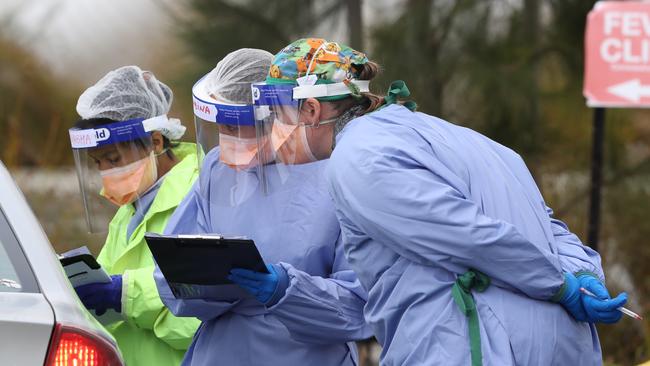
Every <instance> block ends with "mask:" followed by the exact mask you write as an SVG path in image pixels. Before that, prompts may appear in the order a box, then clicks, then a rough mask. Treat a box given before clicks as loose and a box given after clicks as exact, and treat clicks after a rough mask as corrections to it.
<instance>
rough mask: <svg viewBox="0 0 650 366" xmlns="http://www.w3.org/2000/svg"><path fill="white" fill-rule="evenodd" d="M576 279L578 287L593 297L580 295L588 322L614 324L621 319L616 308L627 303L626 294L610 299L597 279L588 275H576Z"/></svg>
mask: <svg viewBox="0 0 650 366" xmlns="http://www.w3.org/2000/svg"><path fill="white" fill-rule="evenodd" d="M577 279H578V283H579V284H580V287H582V288H584V289H585V290H587V291H589V292H591V293H592V294H594V295H595V296H589V295H586V294H581V300H582V305H583V307H584V309H585V313H586V314H587V321H588V322H590V323H597V322H601V323H616V322H617V321H619V320H620V319H621V316H623V313H621V312H620V311H619V310H618V308H619V307H621V306H623V305H625V303H626V302H627V294H626V293H624V292H623V293H621V294H619V295H618V296H617V297H616V298H614V299H612V298H611V296H609V292H608V291H607V288H606V287H605V285H604V284H603V283H602V282H601V281H600V279H598V278H597V277H595V276H592V275H590V274H578V276H577Z"/></svg>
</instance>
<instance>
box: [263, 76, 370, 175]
mask: <svg viewBox="0 0 650 366" xmlns="http://www.w3.org/2000/svg"><path fill="white" fill-rule="evenodd" d="M310 76H314V75H309V76H306V77H303V78H300V79H299V80H298V85H295V84H292V83H291V84H289V83H288V84H267V83H257V84H253V86H252V92H253V101H254V106H255V120H256V123H257V124H258V126H261V127H263V128H264V129H265V131H267V133H268V134H269V135H270V136H271V146H272V148H273V152H274V154H275V156H276V161H277V162H278V163H281V164H285V165H298V164H306V163H311V162H314V161H317V160H319V159H318V157H317V156H316V151H315V150H314V148H315V146H314V145H313V144H320V148H321V153H320V155H321V156H322V155H323V151H322V149H325V151H329V153H331V149H332V145H331V143H332V141H333V136H330V138H329V139H328V140H327V141H318V140H319V139H318V138H317V137H315V136H318V134H317V133H316V131H317V129H318V128H319V127H320V126H323V125H326V124H330V123H335V122H336V121H337V118H338V117H334V118H330V119H324V120H323V119H321V120H320V121H318V122H317V123H315V124H311V123H309V124H307V123H305V122H304V121H305V120H306V116H304V115H302V113H303V112H302V106H303V105H302V103H303V102H304V101H305V100H306V99H307V98H319V97H329V96H340V95H347V94H350V90H351V89H350V87H349V86H348V84H346V83H343V82H341V83H333V84H319V85H315V84H309V85H305V83H309V80H311V81H312V82H314V81H315V79H310V78H309V77H310ZM300 83H303V85H300ZM349 83H350V84H354V87H355V88H357V91H358V92H367V91H368V81H357V80H354V81H350V82H349ZM310 130H311V131H310ZM308 136H311V137H312V139H311V141H310V138H308ZM321 139H322V138H321ZM315 140H316V141H315ZM323 144H330V145H327V146H325V145H323ZM321 158H322V157H321Z"/></svg>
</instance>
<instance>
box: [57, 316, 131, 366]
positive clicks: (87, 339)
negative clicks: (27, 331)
mask: <svg viewBox="0 0 650 366" xmlns="http://www.w3.org/2000/svg"><path fill="white" fill-rule="evenodd" d="M45 366H122V361H121V360H120V356H119V353H118V351H117V349H116V348H115V347H114V346H113V345H112V344H111V343H109V342H107V341H106V340H104V339H103V338H100V337H98V336H95V335H92V334H90V333H88V332H86V331H83V330H81V329H77V328H73V327H68V326H65V325H61V324H57V325H56V327H55V328H54V333H53V334H52V340H51V342H50V347H49V349H48V351H47V358H46V360H45Z"/></svg>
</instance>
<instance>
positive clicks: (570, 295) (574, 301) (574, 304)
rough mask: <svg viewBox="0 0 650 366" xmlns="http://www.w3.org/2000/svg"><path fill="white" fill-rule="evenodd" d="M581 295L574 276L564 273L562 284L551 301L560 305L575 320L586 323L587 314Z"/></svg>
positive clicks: (578, 284) (578, 283)
mask: <svg viewBox="0 0 650 366" xmlns="http://www.w3.org/2000/svg"><path fill="white" fill-rule="evenodd" d="M581 295H582V294H581V293H580V282H579V281H578V279H577V278H576V276H574V275H573V274H571V273H564V284H563V285H562V287H561V288H560V290H559V291H558V292H557V294H555V296H553V298H551V301H553V302H557V303H560V304H561V305H562V306H563V307H564V308H565V309H566V311H568V312H569V314H571V316H573V318H574V319H575V320H577V321H581V322H586V321H587V313H586V312H585V308H584V306H583V305H582V300H581Z"/></svg>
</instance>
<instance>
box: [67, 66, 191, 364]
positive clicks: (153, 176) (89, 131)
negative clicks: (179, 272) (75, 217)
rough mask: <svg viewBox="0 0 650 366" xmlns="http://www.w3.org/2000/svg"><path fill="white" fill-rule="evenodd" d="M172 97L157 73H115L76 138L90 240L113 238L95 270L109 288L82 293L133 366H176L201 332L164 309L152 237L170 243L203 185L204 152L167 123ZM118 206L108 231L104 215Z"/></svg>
mask: <svg viewBox="0 0 650 366" xmlns="http://www.w3.org/2000/svg"><path fill="white" fill-rule="evenodd" d="M172 99H173V94H172V91H171V89H169V87H168V86H167V85H165V84H163V83H162V82H160V81H158V80H157V79H156V77H155V76H154V75H153V74H152V73H151V72H149V71H143V70H141V69H140V68H139V67H137V66H125V67H121V68H119V69H117V70H114V71H111V72H109V73H108V74H106V76H104V77H103V78H102V79H101V80H99V81H98V82H97V83H96V84H95V85H93V86H91V87H90V88H88V89H86V91H84V92H83V94H82V95H81V96H80V97H79V101H78V103H77V112H78V113H79V115H80V116H81V119H80V120H79V121H78V122H77V123H76V124H75V125H74V127H73V128H72V129H70V140H71V143H72V149H73V153H74V157H75V163H76V167H77V173H78V176H79V184H80V187H81V193H82V195H83V203H84V207H85V208H86V215H87V219H88V224H89V225H90V230H91V231H93V232H102V231H103V232H105V231H106V228H108V237H107V238H106V243H105V244H104V246H103V247H102V249H101V252H100V253H99V256H98V258H97V261H98V262H99V263H100V264H101V265H102V267H103V268H104V269H105V270H106V271H107V272H108V273H109V274H110V275H111V282H109V283H90V284H84V285H80V286H77V287H76V288H75V290H76V291H77V294H78V295H79V298H80V299H81V301H82V302H83V303H84V305H85V306H86V307H87V308H88V309H89V310H92V311H93V313H94V314H95V315H96V316H97V317H98V318H99V320H100V321H101V322H102V323H103V324H104V325H105V326H106V329H107V330H108V331H109V332H111V334H113V336H114V337H115V339H116V341H117V343H118V346H119V348H120V350H121V351H122V354H123V356H124V360H125V361H126V364H127V365H157V366H158V365H178V364H180V362H181V360H182V358H183V355H184V354H185V351H186V350H187V348H188V347H189V344H190V342H191V340H192V337H193V335H194V333H195V331H196V329H197V328H198V325H199V321H198V319H196V318H177V317H175V316H174V315H172V314H171V313H170V312H169V310H168V309H167V308H166V307H165V306H164V305H163V303H162V301H161V300H160V297H159V295H158V290H157V289H156V284H155V282H154V278H153V270H154V261H153V257H152V256H151V253H150V252H149V248H148V247H147V244H146V242H145V240H144V233H145V232H156V233H162V232H163V230H164V228H165V226H166V224H167V221H168V220H169V218H170V216H171V215H172V213H173V212H174V210H175V209H176V207H177V206H178V204H179V203H180V202H181V200H182V199H183V197H184V196H185V195H186V193H187V192H188V191H189V190H190V188H191V187H192V184H193V183H194V181H195V180H196V178H197V176H198V167H197V155H196V146H195V144H191V143H181V142H178V140H179V139H180V138H181V137H182V136H183V134H184V133H185V127H184V126H183V125H181V123H180V121H179V120H177V119H174V118H168V117H167V113H168V112H169V109H170V106H171V103H172ZM102 202H110V203H112V204H114V205H116V206H119V209H118V210H117V213H116V214H115V216H114V217H113V219H112V220H111V222H110V224H108V223H107V222H101V221H102V219H103V218H104V217H106V215H101V214H100V211H98V210H97V208H98V207H100V205H101V203H102Z"/></svg>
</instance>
